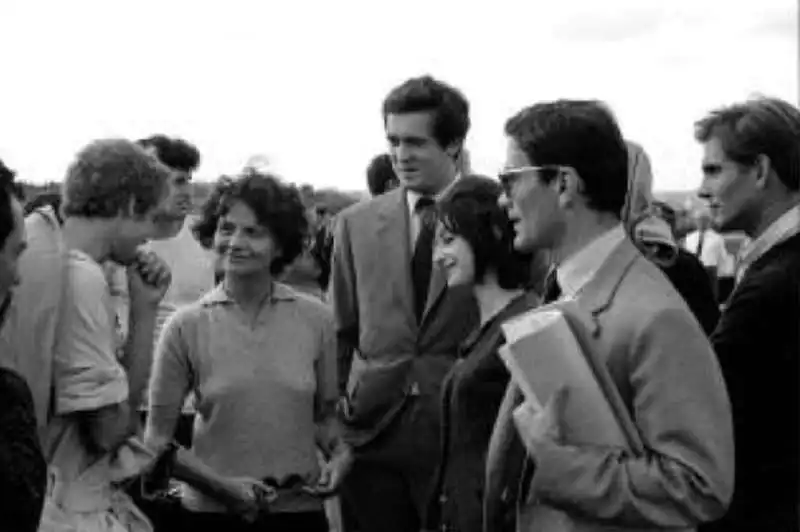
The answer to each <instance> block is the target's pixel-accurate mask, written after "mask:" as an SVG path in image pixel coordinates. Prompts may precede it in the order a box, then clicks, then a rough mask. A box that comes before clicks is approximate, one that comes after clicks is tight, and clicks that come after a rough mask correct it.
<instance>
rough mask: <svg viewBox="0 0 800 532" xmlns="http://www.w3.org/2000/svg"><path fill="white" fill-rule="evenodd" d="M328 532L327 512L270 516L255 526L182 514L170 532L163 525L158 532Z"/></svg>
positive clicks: (219, 516)
mask: <svg viewBox="0 0 800 532" xmlns="http://www.w3.org/2000/svg"><path fill="white" fill-rule="evenodd" d="M162 530H163V532H173V531H174V532H180V531H183V530H186V531H187V532H328V519H327V518H326V517H325V512H324V511H322V510H320V511H319V512H296V513H295V512H282V513H276V514H267V515H264V516H262V517H260V518H259V519H258V520H257V521H256V522H255V523H246V522H244V521H243V520H242V519H240V518H239V517H237V516H235V515H228V514H217V513H195V512H189V511H186V510H183V511H182V512H181V515H180V517H178V518H177V519H176V520H175V521H174V522H173V523H172V527H171V529H170V530H168V529H167V528H166V526H164V525H163V524H162V526H161V527H159V528H158V529H157V532H162Z"/></svg>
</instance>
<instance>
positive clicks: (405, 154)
mask: <svg viewBox="0 0 800 532" xmlns="http://www.w3.org/2000/svg"><path fill="white" fill-rule="evenodd" d="M394 156H395V159H396V160H397V161H401V162H404V161H407V160H408V159H410V158H411V150H410V149H409V147H408V145H407V144H405V143H403V142H401V143H400V144H398V145H397V147H396V148H395V149H394Z"/></svg>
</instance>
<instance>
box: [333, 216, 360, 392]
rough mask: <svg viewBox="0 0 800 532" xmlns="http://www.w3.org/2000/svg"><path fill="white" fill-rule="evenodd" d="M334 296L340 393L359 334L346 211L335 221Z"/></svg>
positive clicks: (356, 346)
mask: <svg viewBox="0 0 800 532" xmlns="http://www.w3.org/2000/svg"><path fill="white" fill-rule="evenodd" d="M331 299H332V302H333V312H334V323H335V330H336V352H337V360H338V371H337V373H338V375H339V393H340V394H342V395H344V394H345V392H346V388H347V380H348V377H349V375H350V366H351V364H352V362H353V355H354V353H355V350H356V349H357V348H358V337H359V323H358V294H357V292H356V272H355V268H354V265H353V254H352V250H351V247H350V233H349V230H348V225H347V216H346V214H344V215H340V216H339V217H338V219H337V220H336V228H335V232H334V237H333V259H332V264H331Z"/></svg>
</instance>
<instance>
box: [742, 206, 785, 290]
mask: <svg viewBox="0 0 800 532" xmlns="http://www.w3.org/2000/svg"><path fill="white" fill-rule="evenodd" d="M798 232H800V205H795V206H794V207H792V208H791V209H789V210H788V211H786V212H785V213H783V215H782V216H781V217H780V218H778V219H777V220H775V221H774V222H772V225H770V226H769V227H767V230H766V231H764V232H763V233H761V235H760V236H759V237H758V238H756V239H755V240H753V241H752V242H750V243H749V244H747V245H746V246H745V247H744V249H743V250H742V253H741V255H740V256H741V262H740V263H739V264H740V266H739V268H740V269H739V273H738V277H740V278H741V276H742V275H744V272H745V270H747V268H748V267H750V266H751V265H752V264H753V263H754V262H755V261H757V260H758V259H760V258H761V257H763V256H764V254H765V253H766V252H767V251H769V250H770V249H772V248H774V247H775V246H777V245H778V244H780V243H781V242H783V241H784V240H787V239H789V238H791V237H793V236H794V235H796V234H797V233H798Z"/></svg>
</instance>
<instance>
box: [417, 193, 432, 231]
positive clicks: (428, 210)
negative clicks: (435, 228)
mask: <svg viewBox="0 0 800 532" xmlns="http://www.w3.org/2000/svg"><path fill="white" fill-rule="evenodd" d="M414 213H416V215H417V216H419V219H420V221H421V222H422V226H423V227H425V228H430V227H431V225H432V224H433V222H434V221H435V220H436V202H435V201H434V199H433V198H431V197H428V196H422V197H421V198H419V199H418V200H417V203H416V204H415V205H414Z"/></svg>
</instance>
